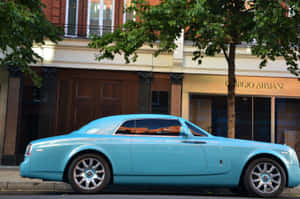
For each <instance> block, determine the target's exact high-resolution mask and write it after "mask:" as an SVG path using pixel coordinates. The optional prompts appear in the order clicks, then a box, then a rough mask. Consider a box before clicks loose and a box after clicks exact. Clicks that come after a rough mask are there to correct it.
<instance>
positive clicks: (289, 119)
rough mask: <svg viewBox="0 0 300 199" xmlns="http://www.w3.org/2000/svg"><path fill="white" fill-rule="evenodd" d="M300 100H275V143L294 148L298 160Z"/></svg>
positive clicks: (299, 148)
mask: <svg viewBox="0 0 300 199" xmlns="http://www.w3.org/2000/svg"><path fill="white" fill-rule="evenodd" d="M299 110H300V99H287V98H276V100H275V111H276V113H275V118H276V119H275V121H276V124H275V132H276V143H280V144H287V145H289V146H290V147H292V148H294V149H295V150H296V152H297V155H298V158H300V125H299V124H300V112H299Z"/></svg>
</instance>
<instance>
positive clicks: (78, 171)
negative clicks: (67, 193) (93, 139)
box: [68, 154, 111, 193]
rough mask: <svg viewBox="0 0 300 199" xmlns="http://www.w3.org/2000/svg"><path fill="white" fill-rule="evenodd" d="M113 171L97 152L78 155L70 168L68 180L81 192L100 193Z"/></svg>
mask: <svg viewBox="0 0 300 199" xmlns="http://www.w3.org/2000/svg"><path fill="white" fill-rule="evenodd" d="M110 176H111V171H110V167H109V165H108V163H107V161H106V160H105V159H104V158H103V157H101V156H99V155H97V154H83V155H80V156H78V157H76V158H75V159H74V160H73V161H72V162H71V165H70V167H69V170H68V180H69V183H70V185H71V186H72V188H73V189H74V190H75V191H76V192H79V193H98V192H100V191H101V190H102V189H103V188H104V187H105V186H106V185H107V184H108V183H109V180H110Z"/></svg>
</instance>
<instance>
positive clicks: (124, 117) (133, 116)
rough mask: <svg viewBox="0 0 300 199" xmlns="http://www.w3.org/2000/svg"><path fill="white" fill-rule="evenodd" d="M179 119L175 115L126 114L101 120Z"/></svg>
mask: <svg viewBox="0 0 300 199" xmlns="http://www.w3.org/2000/svg"><path fill="white" fill-rule="evenodd" d="M143 118H144V119H147V118H154V119H156V118H157V119H160V118H161V119H179V117H177V116H174V115H166V114H126V115H113V116H107V117H102V118H101V119H115V120H130V119H143Z"/></svg>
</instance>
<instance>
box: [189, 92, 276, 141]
mask: <svg viewBox="0 0 300 199" xmlns="http://www.w3.org/2000/svg"><path fill="white" fill-rule="evenodd" d="M270 103H271V100H270V98H268V97H254V96H237V97H236V100H235V111H236V117H235V137H236V138H239V139H247V140H258V141H265V142H270V132H271V129H270V127H271V123H270V122H271V110H270V109H271V104H270ZM189 118H190V120H191V121H192V122H193V123H195V124H197V125H198V126H199V127H201V128H202V129H204V130H206V131H207V132H210V133H212V134H213V135H217V136H222V137H227V130H228V127H227V125H228V124H227V121H228V116H227V97H226V96H205V95H197V94H191V95H190V117H189Z"/></svg>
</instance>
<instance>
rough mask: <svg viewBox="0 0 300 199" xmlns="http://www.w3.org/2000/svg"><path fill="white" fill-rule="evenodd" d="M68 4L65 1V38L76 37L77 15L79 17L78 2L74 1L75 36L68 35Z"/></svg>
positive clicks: (68, 2) (77, 0) (68, 0)
mask: <svg viewBox="0 0 300 199" xmlns="http://www.w3.org/2000/svg"><path fill="white" fill-rule="evenodd" d="M88 1H90V0H88ZM69 4H70V0H67V1H66V15H65V23H66V24H65V36H66V37H77V35H78V15H79V0H76V20H75V21H76V23H75V27H74V28H75V34H74V35H69V34H68V29H69V27H68V26H69V14H70V13H69Z"/></svg>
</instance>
